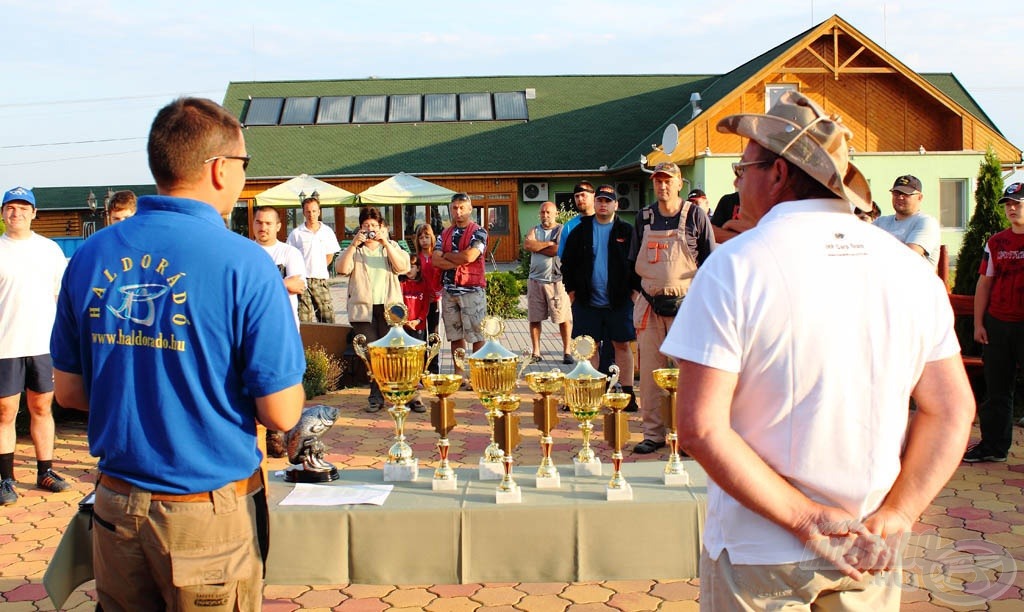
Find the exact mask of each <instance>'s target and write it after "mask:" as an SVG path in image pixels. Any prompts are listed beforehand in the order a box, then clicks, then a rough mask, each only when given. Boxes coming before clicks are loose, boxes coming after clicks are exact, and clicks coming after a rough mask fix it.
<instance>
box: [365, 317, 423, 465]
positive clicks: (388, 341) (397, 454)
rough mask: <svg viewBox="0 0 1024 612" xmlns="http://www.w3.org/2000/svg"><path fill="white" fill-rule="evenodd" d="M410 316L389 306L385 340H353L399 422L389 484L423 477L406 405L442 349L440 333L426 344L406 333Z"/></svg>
mask: <svg viewBox="0 0 1024 612" xmlns="http://www.w3.org/2000/svg"><path fill="white" fill-rule="evenodd" d="M407 315H408V311H407V310H406V308H405V304H399V303H394V304H388V305H387V307H386V308H385V309H384V318H385V320H386V321H387V322H388V325H390V326H391V330H390V331H389V332H388V333H387V334H386V335H385V336H384V337H383V338H381V339H379V340H376V341H374V342H371V343H369V344H367V343H366V336H364V335H363V334H359V335H358V336H356V337H355V338H353V339H352V348H353V349H355V352H356V354H357V355H359V357H360V358H361V359H362V360H363V361H364V362H366V369H367V370H368V371H369V372H370V376H372V377H373V379H374V380H376V381H377V385H378V386H379V387H380V391H381V393H382V394H383V395H384V399H385V400H387V402H388V403H389V404H391V407H390V408H388V413H389V414H391V418H393V419H394V420H395V443H394V444H392V445H391V448H389V449H388V458H387V462H386V463H385V464H384V480H385V481H411V480H416V477H417V476H418V475H419V461H418V460H417V459H416V458H414V457H413V456H412V447H410V446H409V445H408V444H407V443H406V441H405V418H406V417H407V416H408V415H409V407H408V406H406V403H407V402H408V401H409V400H410V399H412V397H413V396H414V395H416V387H417V386H419V384H420V378H421V377H422V376H423V371H424V369H425V368H426V364H427V363H429V362H430V360H431V359H433V358H434V357H436V356H437V353H438V351H440V350H441V339H440V337H438V335H437V334H430V337H429V338H427V341H426V342H424V341H422V340H418V339H416V338H413V337H412V336H410V335H409V334H407V333H405V330H404V329H403V326H404V325H405V322H406V317H407Z"/></svg>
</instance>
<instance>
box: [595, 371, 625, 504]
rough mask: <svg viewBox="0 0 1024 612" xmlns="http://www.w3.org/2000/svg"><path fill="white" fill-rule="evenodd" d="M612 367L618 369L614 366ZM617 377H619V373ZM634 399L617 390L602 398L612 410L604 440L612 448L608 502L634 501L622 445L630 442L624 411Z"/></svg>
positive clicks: (606, 497) (606, 417) (606, 424)
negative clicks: (626, 474)
mask: <svg viewBox="0 0 1024 612" xmlns="http://www.w3.org/2000/svg"><path fill="white" fill-rule="evenodd" d="M612 367H613V368H617V366H614V365H613V366H612ZM615 375H616V377H617V376H618V372H616V373H615ZM612 388H615V387H614V386H613V387H612ZM632 397H633V396H631V395H630V394H628V393H622V392H621V390H620V389H617V388H616V390H615V391H611V390H609V391H608V393H605V394H604V395H603V396H601V405H603V406H604V407H605V408H608V409H609V410H610V412H608V413H607V414H605V415H604V439H605V441H606V442H608V444H609V445H611V447H612V479H611V480H610V481H608V486H607V487H606V488H605V499H607V500H608V501H623V500H624V501H629V500H632V499H633V488H632V487H630V486H629V483H628V482H626V479H625V478H623V477H622V445H623V444H625V443H626V442H629V417H628V416H627V415H626V414H625V413H623V412H622V410H623V409H624V408H625V407H626V406H628V405H629V400H630V399H632Z"/></svg>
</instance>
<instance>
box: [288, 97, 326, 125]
mask: <svg viewBox="0 0 1024 612" xmlns="http://www.w3.org/2000/svg"><path fill="white" fill-rule="evenodd" d="M317 99H318V98H317V97H316V96H304V97H301V98H287V99H285V101H284V113H283V114H282V115H281V125H310V124H312V123H313V118H314V117H315V116H316V102H317Z"/></svg>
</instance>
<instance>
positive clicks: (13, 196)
mask: <svg viewBox="0 0 1024 612" xmlns="http://www.w3.org/2000/svg"><path fill="white" fill-rule="evenodd" d="M8 202H26V203H28V204H31V205H32V208H35V207H36V196H35V194H34V193H32V190H31V189H25V188H24V187H15V188H14V189H11V190H8V191H7V193H5V194H4V202H3V203H4V204H6V203H8Z"/></svg>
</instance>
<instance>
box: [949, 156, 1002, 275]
mask: <svg viewBox="0 0 1024 612" xmlns="http://www.w3.org/2000/svg"><path fill="white" fill-rule="evenodd" d="M1002 195H1003V176H1002V169H1001V167H1000V165H999V158H998V157H996V152H995V151H994V150H993V149H992V148H991V147H989V149H988V150H987V151H986V152H985V158H984V159H983V160H982V162H981V167H980V169H979V170H978V186H977V187H976V188H975V190H974V214H973V215H971V222H970V224H969V225H968V226H967V233H965V234H964V239H963V242H962V243H961V244H960V253H959V255H957V258H956V281H955V282H954V284H953V293H958V294H962V295H973V294H974V287H975V285H977V283H978V266H980V265H981V256H982V253H983V252H984V250H985V244H986V243H987V242H988V239H989V238H990V237H991V236H992V234H995V233H996V232H998V231H1001V230H1004V229H1006V228H1007V227H1009V226H1010V223H1009V221H1008V220H1007V219H1006V213H1005V212H1004V211H1003V207H1002V206H1001V205H1000V204H999V203H998V202H999V198H1000V197H1002Z"/></svg>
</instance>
